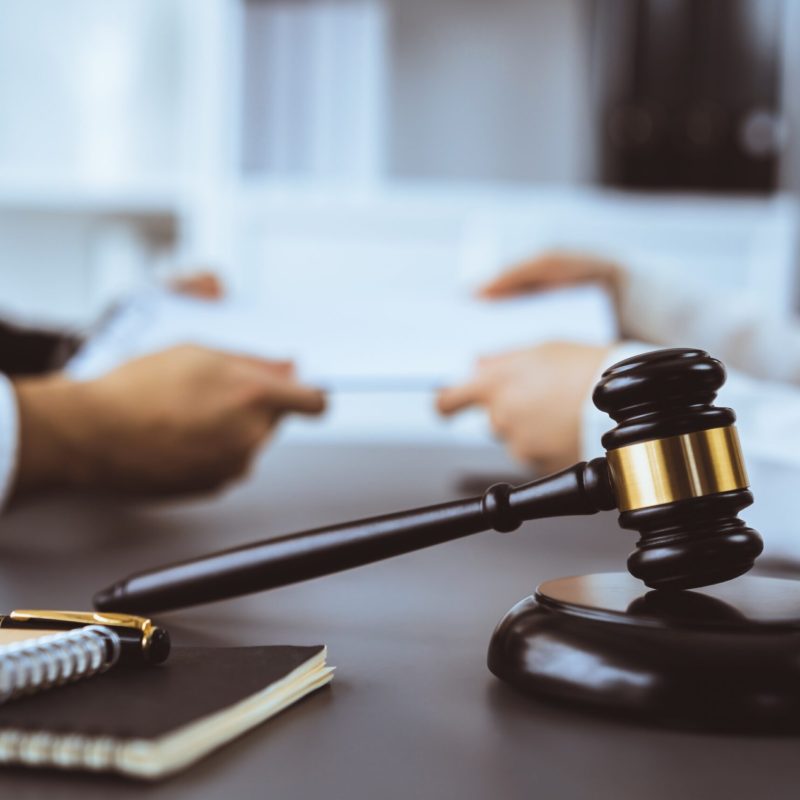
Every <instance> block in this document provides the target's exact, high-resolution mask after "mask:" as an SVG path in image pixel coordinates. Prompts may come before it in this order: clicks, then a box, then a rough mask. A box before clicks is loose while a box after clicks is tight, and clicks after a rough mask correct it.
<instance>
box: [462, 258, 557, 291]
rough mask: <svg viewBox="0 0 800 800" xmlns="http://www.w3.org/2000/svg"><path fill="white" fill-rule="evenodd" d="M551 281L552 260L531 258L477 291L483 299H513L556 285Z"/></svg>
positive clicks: (552, 277)
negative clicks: (516, 296)
mask: <svg viewBox="0 0 800 800" xmlns="http://www.w3.org/2000/svg"><path fill="white" fill-rule="evenodd" d="M553 279H554V276H553V269H552V258H550V257H540V258H533V259H529V260H526V261H522V262H520V263H519V264H515V265H514V266H512V267H510V268H509V269H507V270H505V272H502V273H500V275H498V276H497V277H496V278H493V279H492V280H490V281H489V282H488V283H485V284H484V285H483V286H481V287H480V289H479V290H478V296H479V297H483V298H485V299H498V298H501V297H513V296H514V295H518V294H522V293H524V292H532V291H536V290H537V289H542V288H545V287H547V286H553V285H557V284H554V283H553Z"/></svg>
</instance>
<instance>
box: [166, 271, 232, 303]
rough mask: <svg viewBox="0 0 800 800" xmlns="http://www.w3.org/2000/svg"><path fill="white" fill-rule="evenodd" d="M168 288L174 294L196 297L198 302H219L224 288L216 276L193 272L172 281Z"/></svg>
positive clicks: (211, 273) (205, 272)
mask: <svg viewBox="0 0 800 800" xmlns="http://www.w3.org/2000/svg"><path fill="white" fill-rule="evenodd" d="M169 288H170V289H171V290H172V291H173V292H175V293H176V294H182V295H186V296H187V297H196V298H199V299H200V300H219V299H220V298H221V297H223V296H224V294H225V287H224V286H223V284H222V281H221V280H220V279H219V277H218V276H217V275H215V274H214V273H213V272H209V271H200V272H193V273H191V274H189V275H183V276H180V277H178V278H175V279H174V280H172V281H171V282H170V284H169Z"/></svg>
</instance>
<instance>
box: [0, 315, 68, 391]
mask: <svg viewBox="0 0 800 800" xmlns="http://www.w3.org/2000/svg"><path fill="white" fill-rule="evenodd" d="M79 345H80V339H79V338H78V337H75V336H70V335H67V334H61V333H54V332H48V331H39V330H34V329H27V328H22V327H16V326H14V325H10V324H8V323H6V322H2V321H0V372H3V373H5V374H6V375H10V376H12V377H13V376H16V375H37V374H40V373H44V372H52V371H54V370H58V369H60V368H61V367H63V366H64V364H65V363H66V362H67V360H68V359H69V357H70V356H71V355H72V354H73V353H74V352H75V351H76V350H77V349H78V346H79Z"/></svg>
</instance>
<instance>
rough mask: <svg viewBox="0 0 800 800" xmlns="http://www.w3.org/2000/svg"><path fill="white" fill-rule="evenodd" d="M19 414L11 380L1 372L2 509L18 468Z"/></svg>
mask: <svg viewBox="0 0 800 800" xmlns="http://www.w3.org/2000/svg"><path fill="white" fill-rule="evenodd" d="M18 448H19V414H18V411H17V398H16V395H15V394H14V387H13V386H12V385H11V381H10V380H9V379H8V378H7V377H6V376H5V375H2V374H0V510H2V509H3V507H4V506H5V504H6V502H7V501H8V498H9V495H10V494H11V486H12V484H13V482H14V476H15V473H16V469H17V452H18Z"/></svg>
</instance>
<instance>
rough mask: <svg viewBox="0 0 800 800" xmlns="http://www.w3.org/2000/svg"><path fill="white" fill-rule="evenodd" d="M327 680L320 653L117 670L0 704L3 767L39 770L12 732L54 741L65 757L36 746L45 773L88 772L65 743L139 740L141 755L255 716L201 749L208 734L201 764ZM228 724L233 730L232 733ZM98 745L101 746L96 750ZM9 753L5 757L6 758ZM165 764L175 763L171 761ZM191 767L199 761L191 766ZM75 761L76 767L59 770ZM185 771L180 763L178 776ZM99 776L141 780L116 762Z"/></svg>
mask: <svg viewBox="0 0 800 800" xmlns="http://www.w3.org/2000/svg"><path fill="white" fill-rule="evenodd" d="M330 677H331V670H330V669H329V668H327V667H325V648H324V647H322V646H314V647H292V646H272V647H230V648H227V647H226V648H210V647H176V648H174V649H173V652H172V655H171V656H170V658H169V660H168V661H167V662H166V663H164V664H162V665H160V666H156V667H143V668H125V667H119V668H116V669H112V670H110V671H109V672H107V673H105V674H103V675H99V676H97V677H94V678H91V679H88V680H83V681H80V682H78V683H74V684H70V685H68V686H64V687H61V688H57V689H52V690H49V691H45V692H41V693H39V694H36V695H31V696H29V697H24V698H21V699H19V700H15V701H13V702H10V703H8V704H6V705H4V706H0V762H3V761H4V762H6V763H28V764H35V763H36V755H35V754H33V755H31V754H30V753H29V754H28V756H27V757H26V753H25V747H24V746H23V747H20V746H19V745H17V746H16V751H15V752H14V748H11V750H12V751H11V752H9V745H8V740H9V735H8V732H9V731H19V732H23V733H27V734H35V733H38V732H43V733H44V734H45V737H50V739H52V738H53V737H55V738H56V739H57V740H58V743H59V744H58V747H61V750H58V747H56V748H54V747H53V742H52V741H50V739H46V740H45V739H43V740H42V741H41V742H40V743H39V744H40V748H39V749H40V752H45V751H46V755H47V756H48V757H46V758H43V759H41V760H40V761H39V763H41V765H48V766H62V767H73V768H91V766H88V765H87V763H85V762H86V759H85V758H78V757H77V754H76V752H75V750H76V748H75V747H73V750H72V751H70V750H69V748H68V747H67V746H66V744H68V743H66V742H64V743H63V746H62V740H64V738H65V737H64V735H67V736H68V735H72V734H79V735H80V737H86V738H87V739H88V740H89V742H88V745H89V746H94V745H92V742H96V743H97V742H99V739H103V740H104V741H105V740H107V739H108V738H109V737H110V738H111V739H113V740H114V742H113V745H114V746H117V747H118V746H119V745H120V743H124V742H126V741H128V742H130V741H136V742H139V743H140V749H141V743H142V740H148V742H150V743H152V741H153V740H155V741H156V742H158V741H159V740H161V741H162V742H165V741H167V740H168V739H169V735H171V734H173V733H174V732H175V731H176V730H178V731H180V730H185V728H186V726H188V725H190V723H197V722H198V721H202V720H203V719H204V718H208V717H209V716H210V715H214V714H221V713H225V712H226V711H230V712H232V713H231V714H230V717H231V719H230V720H229V719H228V718H225V720H224V724H223V721H222V718H220V720H219V724H218V725H216V726H211V731H210V735H211V736H217V738H218V737H219V736H220V735H221V734H219V733H216V731H217V730H221V729H222V728H223V727H233V728H236V726H237V724H238V727H239V728H241V724H240V723H236V721H235V719H234V717H239V718H241V717H242V714H243V713H245V712H246V714H247V715H249V716H247V720H249V721H250V722H252V724H246V721H245V723H243V724H245V727H244V728H243V729H241V730H235V731H234V732H233V734H232V735H230V736H227V737H226V738H225V739H223V741H219V742H216V743H215V744H214V746H212V747H207V746H206V744H205V742H206V740H207V739H208V736H209V732H208V731H207V732H206V734H205V735H204V736H203V737H201V738H202V739H203V749H204V752H201V753H200V754H199V755H198V756H197V757H200V756H202V755H204V754H205V752H209V751H210V750H211V749H214V748H215V747H218V746H219V745H220V744H222V743H224V741H227V740H229V739H231V738H234V736H237V735H239V734H240V733H241V732H243V730H246V729H247V728H249V727H253V725H254V724H259V723H260V722H261V721H263V719H266V718H268V717H269V716H272V715H273V714H274V713H278V711H280V710H282V708H285V707H286V706H287V705H290V704H291V703H292V702H295V701H296V700H297V699H299V698H300V697H302V696H303V695H304V694H307V693H308V692H310V691H313V690H314V689H316V688H318V687H319V686H322V685H324V684H325V683H327V682H328V681H329V680H330ZM245 701H247V702H245ZM243 703H244V705H240V704H243ZM237 709H238V710H237ZM229 721H232V722H233V723H234V724H233V725H232V726H231V725H229V724H228V723H229ZM207 727H208V726H207ZM4 734H5V741H4V740H3V737H4ZM98 737H99V738H98ZM23 738H24V737H23ZM30 738H31V737H30V736H28V737H27V739H30ZM40 738H41V737H40ZM72 738H73V739H75V737H74V736H73V737H72ZM184 739H185V737H184ZM196 739H197V737H196V736H195V737H194V739H192V742H194V743H193V744H190V745H187V744H186V743H185V742H184V743H183V744H182V745H181V748H182V749H181V748H179V749H181V752H180V754H179V755H180V760H181V762H183V761H185V760H186V759H185V756H186V755H187V754H186V753H184V752H183V750H185V749H186V748H187V747H190V748H195V749H196V748H197V746H198V745H197V744H196V741H195V740H196ZM35 744H36V742H33V743H32V744H31V743H30V742H29V743H28V745H26V746H27V747H28V750H31V748H32V747H33V745H35ZM74 744H75V743H74V742H73V745H74ZM101 744H102V743H98V744H97V747H100V745H101ZM3 745H5V751H2V746H3ZM169 745H170V747H171V748H172V750H176V748H178V745H177V744H175V743H173V742H169ZM106 746H107V747H111V745H108V744H107V745H106ZM42 747H44V748H45V749H44V751H43V750H42ZM81 747H82V748H83V750H85V749H86V747H87V742H83V743H81ZM34 749H35V747H34ZM101 749H102V748H101ZM62 751H63V752H62ZM31 752H33V751H32V750H31ZM162 755H163V753H162ZM143 757H145V756H143ZM147 758H149V759H150V761H151V762H153V763H154V762H155V761H156V760H158V758H161V756H160V755H159V756H157V754H155V752H152V753H150V755H149V756H147ZM164 758H167V757H166V756H164ZM100 760H102V759H100ZM167 760H174V759H171V757H170V758H168V759H167ZM192 760H196V758H192V759H190V760H189V761H188V762H187V763H191V761H192ZM70 761H73V762H76V763H62V762H70ZM112 761H113V759H112ZM187 763H181V764H180V765H179V767H178V768H180V767H182V766H186V765H187ZM151 766H152V764H151ZM99 768H103V769H112V770H116V771H120V772H129V773H135V772H136V770H126V769H124V768H120V767H119V765H117V766H114V765H113V764H111V765H110V766H105V767H99ZM151 771H153V772H154V773H158V774H152V775H141V777H161V775H162V774H168V773H169V772H171V771H174V769H172V768H161V767H159V768H156V767H155V766H152V770H151Z"/></svg>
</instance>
